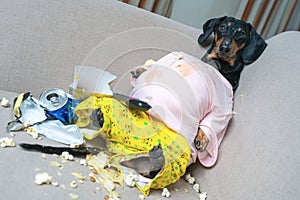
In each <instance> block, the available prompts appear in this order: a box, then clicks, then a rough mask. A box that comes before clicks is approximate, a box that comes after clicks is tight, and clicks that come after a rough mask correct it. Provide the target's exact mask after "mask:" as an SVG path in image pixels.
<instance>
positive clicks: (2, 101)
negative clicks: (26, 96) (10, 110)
mask: <svg viewBox="0 0 300 200" xmlns="http://www.w3.org/2000/svg"><path fill="white" fill-rule="evenodd" d="M1 106H3V107H5V108H7V107H9V106H10V104H9V101H8V99H6V98H5V97H3V99H2V100H1Z"/></svg>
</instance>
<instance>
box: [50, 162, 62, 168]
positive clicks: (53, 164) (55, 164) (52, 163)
mask: <svg viewBox="0 0 300 200" xmlns="http://www.w3.org/2000/svg"><path fill="white" fill-rule="evenodd" d="M50 164H51V165H52V166H54V167H62V165H61V164H60V163H59V162H57V161H54V160H51V161H50Z"/></svg>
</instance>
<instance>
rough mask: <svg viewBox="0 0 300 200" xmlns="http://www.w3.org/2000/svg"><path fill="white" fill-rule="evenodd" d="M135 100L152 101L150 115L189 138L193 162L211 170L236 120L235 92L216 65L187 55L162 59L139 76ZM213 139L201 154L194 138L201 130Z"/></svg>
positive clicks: (179, 54) (135, 87) (132, 94)
mask: <svg viewBox="0 0 300 200" xmlns="http://www.w3.org/2000/svg"><path fill="white" fill-rule="evenodd" d="M131 96H132V97H136V98H139V99H141V100H144V101H146V102H148V104H149V105H151V106H152V108H151V109H150V110H149V114H150V115H152V116H155V117H158V118H160V119H161V120H162V121H163V122H164V123H165V124H166V125H167V126H168V127H169V128H171V129H173V130H175V131H176V132H178V133H180V134H182V135H183V136H185V138H186V139H187V141H188V142H189V144H190V146H191V161H190V162H196V160H197V157H198V159H199V160H200V162H201V164H202V165H204V166H206V167H211V166H213V165H214V164H215V162H216V160H217V157H218V148H219V145H220V143H221V141H222V139H223V137H224V134H225V132H226V129H227V125H228V123H229V121H230V119H231V117H232V106H233V92H232V88H231V85H230V84H229V82H228V81H227V80H226V79H225V78H224V77H223V76H222V75H221V74H220V73H219V72H218V71H217V70H216V69H215V68H213V67H212V66H210V65H208V64H206V63H204V62H203V61H201V60H199V59H197V58H195V57H192V56H190V55H188V54H186V53H183V52H172V53H170V54H168V55H166V56H164V57H163V58H161V59H159V60H158V61H157V62H156V63H155V64H154V65H152V66H151V67H150V68H149V69H148V70H147V71H146V72H144V73H143V74H142V75H140V76H139V77H138V79H137V80H136V82H135V86H134V88H133V90H132V93H131ZM199 127H200V128H201V129H202V131H203V132H204V133H205V134H206V135H207V137H208V138H209V143H208V146H207V148H206V151H204V152H201V153H200V152H198V151H197V150H196V148H195V145H194V138H195V137H196V135H197V132H198V128H199Z"/></svg>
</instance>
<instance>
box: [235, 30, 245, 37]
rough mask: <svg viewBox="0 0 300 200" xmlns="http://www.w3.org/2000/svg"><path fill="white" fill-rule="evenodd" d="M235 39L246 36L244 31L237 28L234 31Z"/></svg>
mask: <svg viewBox="0 0 300 200" xmlns="http://www.w3.org/2000/svg"><path fill="white" fill-rule="evenodd" d="M234 36H235V38H236V39H243V38H245V37H246V32H245V31H243V30H238V31H236V32H235V33H234Z"/></svg>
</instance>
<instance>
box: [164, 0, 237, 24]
mask: <svg viewBox="0 0 300 200" xmlns="http://www.w3.org/2000/svg"><path fill="white" fill-rule="evenodd" d="M241 1H242V0H226V1H225V0H173V10H172V14H171V17H170V18H171V19H174V20H176V21H180V22H182V23H184V24H188V25H190V26H194V27H196V28H202V25H203V23H205V22H206V21H207V20H208V19H210V18H213V17H219V16H224V15H228V16H236V12H237V10H238V8H239V6H240V3H241Z"/></svg>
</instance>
